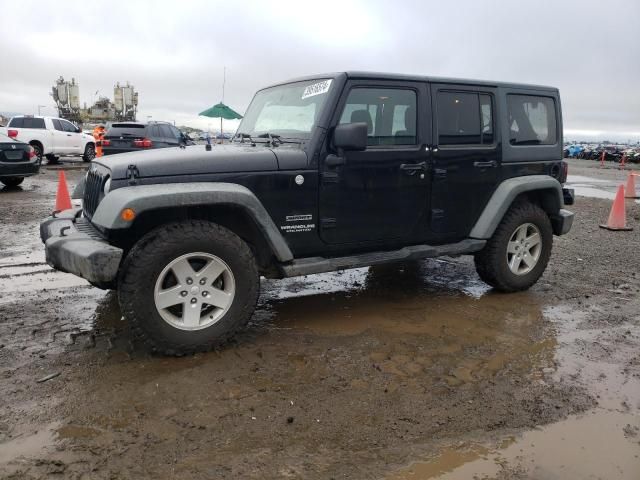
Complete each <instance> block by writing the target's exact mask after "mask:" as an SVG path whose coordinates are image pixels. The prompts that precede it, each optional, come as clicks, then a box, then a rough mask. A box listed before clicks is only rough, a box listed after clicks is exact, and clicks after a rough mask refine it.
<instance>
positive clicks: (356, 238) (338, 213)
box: [320, 81, 431, 244]
mask: <svg viewBox="0 0 640 480" xmlns="http://www.w3.org/2000/svg"><path fill="white" fill-rule="evenodd" d="M429 105H430V99H429V92H428V87H427V84H426V83H420V82H396V81H388V82H384V81H378V82H374V81H349V82H348V83H347V85H346V86H345V90H344V92H343V94H342V97H341V99H340V101H339V103H338V108H337V109H336V114H335V116H334V118H333V120H332V123H331V127H335V126H336V125H337V124H343V123H357V122H364V123H366V124H367V126H368V141H367V148H366V150H364V151H347V152H337V151H335V149H333V148H332V147H331V144H330V142H331V140H330V139H331V135H329V140H327V145H326V148H325V149H324V150H323V152H322V153H321V155H320V171H321V176H320V182H321V185H320V234H321V238H322V240H323V241H324V242H326V243H329V244H366V243H372V244H375V243H381V242H388V241H390V240H391V241H393V240H395V239H397V240H398V241H401V240H405V241H406V240H407V239H409V238H411V237H414V236H418V237H419V236H420V235H421V232H423V231H424V230H425V229H424V228H423V227H428V222H427V221H426V220H425V218H424V215H425V214H426V212H428V204H429V181H430V179H429V171H428V162H429V155H430V152H429V149H428V147H427V146H428V145H429V143H430V141H429V140H430V133H431V132H430V126H431V118H430V108H429ZM330 130H331V129H330ZM335 156H337V157H338V158H340V159H341V160H342V162H338V163H341V164H338V165H336V164H335V163H336V162H335V161H333V162H332V161H331V159H334V160H335ZM327 157H330V160H329V161H327Z"/></svg>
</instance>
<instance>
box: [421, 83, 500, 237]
mask: <svg viewBox="0 0 640 480" xmlns="http://www.w3.org/2000/svg"><path fill="white" fill-rule="evenodd" d="M496 93H497V90H496V88H494V87H491V86H469V85H457V84H432V86H431V101H432V104H433V118H434V121H433V148H432V159H433V183H432V190H431V230H432V232H433V234H434V235H435V237H436V238H439V239H441V240H456V239H461V238H464V237H466V236H467V235H468V233H469V232H470V231H471V228H472V227H473V225H474V224H475V222H476V220H477V219H478V217H479V216H480V214H481V213H482V209H483V208H484V206H485V205H486V203H487V201H488V200H489V198H490V197H491V194H492V193H493V191H494V189H495V188H496V186H497V183H498V172H499V167H500V162H501V158H500V154H499V152H500V149H499V133H498V131H497V130H498V129H497V128H496V118H497V115H496Z"/></svg>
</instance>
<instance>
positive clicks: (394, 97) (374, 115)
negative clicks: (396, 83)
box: [340, 88, 417, 145]
mask: <svg viewBox="0 0 640 480" xmlns="http://www.w3.org/2000/svg"><path fill="white" fill-rule="evenodd" d="M416 103H417V99H416V92H415V91H413V90H408V89H396V88H354V89H353V90H351V92H349V96H348V97H347V103H346V104H345V106H344V110H343V111H342V115H341V117H340V123H341V124H342V123H356V122H365V123H366V124H367V126H368V138H367V145H415V144H416V143H417V136H416V123H417V109H416Z"/></svg>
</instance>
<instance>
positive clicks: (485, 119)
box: [41, 72, 573, 354]
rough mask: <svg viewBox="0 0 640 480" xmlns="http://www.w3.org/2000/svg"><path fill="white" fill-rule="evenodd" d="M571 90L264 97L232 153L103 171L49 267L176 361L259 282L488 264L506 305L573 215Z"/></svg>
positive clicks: (348, 78) (163, 156)
mask: <svg viewBox="0 0 640 480" xmlns="http://www.w3.org/2000/svg"><path fill="white" fill-rule="evenodd" d="M561 118H562V117H561V109H560V98H559V94H558V90H557V89H555V88H548V87H539V86H529V85H515V84H507V83H497V82H479V81H470V80H449V79H438V78H428V77H417V76H403V75H389V74H373V73H357V72H355V73H352V72H349V73H338V74H330V75H319V76H314V77H308V78H303V79H298V80H293V81H289V82H286V83H282V84H278V85H274V86H271V87H268V88H265V89H263V90H260V91H259V92H258V93H257V94H256V95H255V97H254V99H253V101H252V102H251V105H250V106H249V108H248V110H247V112H246V115H245V117H244V119H243V120H242V123H241V124H240V127H239V129H238V132H237V133H236V134H235V136H234V138H233V141H232V142H231V143H230V144H228V145H224V146H214V147H211V146H204V145H199V146H190V147H186V148H168V149H161V150H153V151H146V152H134V153H127V154H122V155H115V156H111V157H109V158H108V160H106V161H102V160H101V159H96V160H95V161H94V162H93V163H92V165H91V166H90V168H89V171H88V173H87V176H86V180H85V185H84V188H83V189H84V193H83V207H82V210H80V209H73V210H68V211H64V212H59V213H57V214H56V215H55V216H54V217H50V218H48V219H46V220H45V221H44V222H43V223H42V224H41V236H42V240H43V241H44V242H45V244H46V255H47V261H48V262H49V264H50V265H51V266H53V267H54V268H56V269H58V270H61V271H65V272H70V273H74V274H76V275H79V276H81V277H83V278H85V279H87V280H88V281H89V282H91V283H92V284H93V285H95V286H98V287H101V288H117V290H118V298H119V301H120V305H121V309H122V312H123V314H124V316H125V317H126V318H127V319H128V320H129V321H130V322H131V323H132V325H133V327H134V330H135V331H136V332H137V333H138V334H140V335H141V336H142V337H143V338H144V339H145V340H146V341H147V342H148V343H149V344H150V345H151V346H153V347H154V348H156V349H157V350H160V351H162V352H165V353H168V354H180V353H190V352H195V351H200V350H207V349H210V348H212V347H215V346H218V345H221V344H223V343H224V342H225V341H226V340H228V339H229V338H230V337H231V336H232V335H233V334H234V332H236V331H237V330H238V329H240V328H241V327H242V326H243V325H245V324H246V323H247V321H248V320H249V318H250V317H251V314H252V312H253V310H254V308H255V305H256V300H257V298H258V293H259V287H260V276H261V275H262V276H265V277H269V278H283V277H291V276H296V275H306V274H310V273H318V272H328V271H333V270H339V269H347V268H354V267H361V266H366V265H376V264H381V263H386V262H394V261H403V260H411V259H421V258H426V257H437V256H440V255H461V254H472V255H474V256H475V263H476V267H477V271H478V274H479V275H480V278H482V279H483V280H484V281H485V282H487V283H488V284H490V285H492V286H493V287H494V288H496V289H497V290H500V291H504V292H513V291H517V290H523V289H526V288H529V287H530V286H531V285H533V284H534V283H535V282H536V281H537V280H538V278H539V277H540V276H541V275H542V273H543V271H544V269H545V267H546V265H547V262H548V261H549V256H550V254H551V246H552V243H553V235H554V234H555V235H563V234H565V233H567V232H568V231H569V229H570V228H571V224H572V221H573V214H572V213H571V212H569V211H567V210H564V209H563V206H564V204H565V203H567V204H571V203H572V202H573V192H571V191H570V190H567V189H564V190H563V188H562V184H563V183H564V181H565V179H566V174H567V168H566V163H563V161H562V121H561Z"/></svg>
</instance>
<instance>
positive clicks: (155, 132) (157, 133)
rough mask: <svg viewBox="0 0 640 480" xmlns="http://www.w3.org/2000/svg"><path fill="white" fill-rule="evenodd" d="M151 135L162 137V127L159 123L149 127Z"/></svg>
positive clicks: (152, 136)
mask: <svg viewBox="0 0 640 480" xmlns="http://www.w3.org/2000/svg"><path fill="white" fill-rule="evenodd" d="M149 136H150V137H151V138H158V137H161V136H162V135H160V128H159V127H158V126H157V125H152V126H150V127H149Z"/></svg>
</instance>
